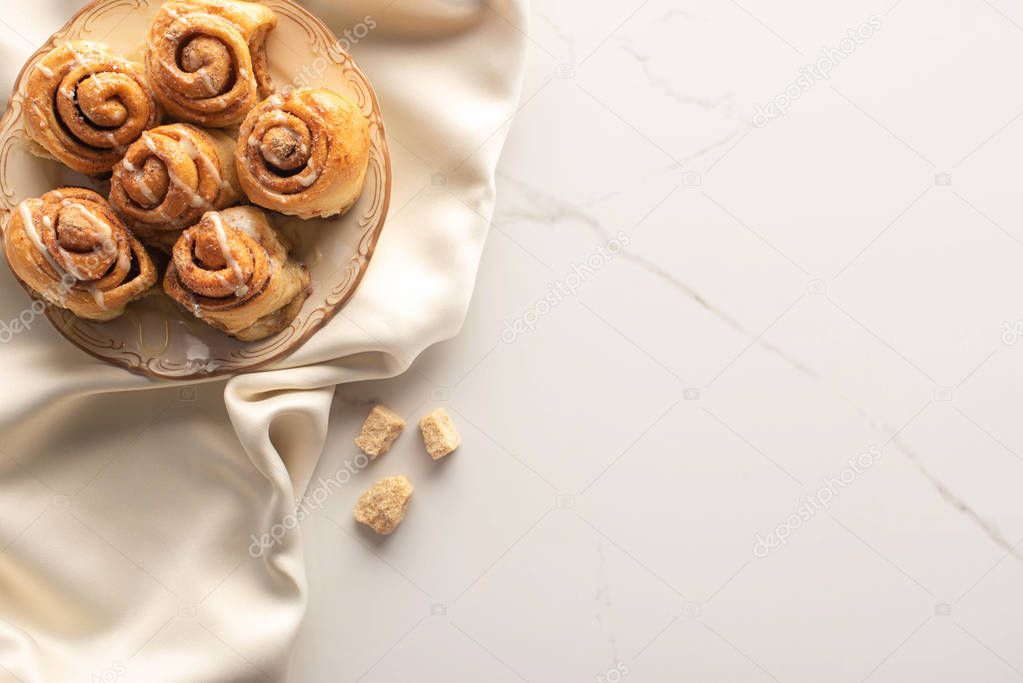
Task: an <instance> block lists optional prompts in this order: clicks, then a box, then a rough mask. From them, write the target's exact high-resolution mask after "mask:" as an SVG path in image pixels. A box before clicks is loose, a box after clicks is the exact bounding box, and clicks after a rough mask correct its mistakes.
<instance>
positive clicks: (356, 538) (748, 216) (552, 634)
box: [293, 0, 1023, 683]
mask: <svg viewBox="0 0 1023 683" xmlns="http://www.w3.org/2000/svg"><path fill="white" fill-rule="evenodd" d="M893 2H894V0H885V1H884V2H873V1H867V2H856V3H851V2H846V3H839V2H825V3H820V2H817V3H811V2H784V3H756V2H752V1H750V0H746V1H745V2H741V3H735V2H722V1H714V2H712V1H709V0H708V1H706V2H670V1H667V0H649V1H648V2H628V3H593V2H582V1H579V0H572V1H566V0H562V1H558V2H554V1H551V0H539V1H537V2H535V3H534V7H533V9H532V17H531V22H530V24H529V25H528V26H523V27H520V28H521V29H522V30H523V31H525V32H526V33H527V34H528V36H529V43H530V61H529V68H528V76H527V79H526V85H525V91H524V95H523V105H522V108H521V110H520V112H519V114H518V117H517V119H516V120H515V122H514V124H513V127H512V131H511V137H510V140H509V142H508V146H507V148H506V151H505V155H504V159H503V161H502V164H501V167H500V171H499V174H498V192H499V195H498V210H497V214H496V216H495V219H494V226H493V227H494V229H493V230H492V232H491V236H490V240H489V242H488V245H487V250H486V253H485V256H484V259H483V264H482V267H481V269H480V276H479V283H478V287H477V291H476V294H475V298H474V303H473V306H472V310H471V313H470V316H469V319H468V321H467V323H466V326H465V329H464V331H463V333H462V335H461V336H460V337H459V338H458V339H456V340H455V341H452V342H450V343H446V344H442V345H440V346H438V347H436V348H434V349H432V350H430V351H429V352H427V353H426V354H425V356H424V357H423V358H421V359H420V360H419V361H418V362H417V363H416V364H415V365H414V366H413V369H412V370H411V371H410V372H409V373H407V375H405V376H404V377H402V378H400V379H397V380H394V381H390V382H382V383H379V384H373V385H367V386H352V387H347V388H344V389H342V390H341V391H340V392H339V397H338V400H337V402H336V406H335V411H334V412H335V416H334V421H333V429H334V431H333V434H332V438H331V439H330V441H329V443H330V445H329V446H328V450H327V452H326V453H325V455H324V457H323V461H322V464H321V467H320V468H319V473H320V474H321V475H324V476H329V475H330V474H333V473H334V472H335V471H336V470H337V469H338V468H339V467H341V465H342V463H343V461H344V459H346V458H351V457H353V454H354V452H355V451H354V450H353V448H352V447H351V446H350V445H348V444H349V442H350V439H351V438H352V437H353V436H354V433H355V432H356V431H357V428H358V423H359V421H360V419H361V417H362V416H363V414H364V413H365V412H366V410H368V406H366V405H362V404H363V403H364V402H370V401H374V400H383V401H384V402H386V403H387V404H389V405H391V406H392V407H394V408H395V409H397V410H399V411H401V412H403V413H405V414H407V415H408V416H409V417H410V418H411V419H415V418H416V417H418V416H419V415H420V414H422V413H423V412H425V411H426V409H427V408H428V407H429V406H431V405H437V404H439V405H444V406H446V407H447V408H448V410H449V411H450V412H451V413H452V415H453V416H454V419H455V420H456V422H457V423H458V425H459V426H460V427H461V429H462V431H463V436H464V445H463V447H462V449H461V450H460V451H459V452H458V453H456V454H455V455H453V456H451V457H450V458H448V459H447V460H446V461H442V462H440V463H437V464H434V463H431V462H430V461H429V460H428V458H426V456H425V455H424V454H423V453H422V451H421V446H420V444H419V443H418V438H417V434H416V433H415V431H414V430H413V429H410V430H409V431H408V432H407V433H406V434H405V435H404V436H403V437H402V439H401V440H400V441H399V444H398V446H397V447H396V448H395V450H394V451H392V453H390V454H389V455H387V456H386V457H385V458H383V459H382V460H380V461H378V462H376V463H374V464H373V465H372V466H371V468H370V471H371V475H370V476H368V477H366V479H367V480H368V479H374V478H376V477H378V476H384V475H390V474H395V473H407V474H408V475H409V476H410V477H411V478H412V479H413V481H414V482H415V484H416V487H417V488H416V493H415V496H414V499H413V503H412V505H411V508H410V510H409V514H408V517H407V519H406V521H405V523H404V525H403V526H402V527H401V528H400V530H399V531H398V532H397V533H396V534H395V535H394V536H392V537H391V538H389V539H387V540H384V541H379V540H377V539H375V538H371V537H370V536H369V535H367V534H364V533H361V532H359V531H358V530H356V529H354V528H353V527H352V524H351V522H350V521H349V519H350V509H351V506H352V503H353V501H354V499H355V498H356V497H357V495H358V493H359V490H358V489H359V488H360V487H359V486H352V487H349V488H350V489H351V490H343V491H342V492H339V493H337V494H335V495H333V496H332V498H331V500H330V501H328V503H327V508H326V510H325V511H324V513H323V514H319V515H315V516H314V517H313V518H312V519H311V520H310V521H309V522H308V523H307V524H306V525H305V531H306V533H307V542H308V543H307V553H308V558H309V565H310V566H309V572H310V581H311V601H310V609H309V616H308V619H307V624H306V627H305V628H304V630H303V632H302V635H301V637H300V640H299V643H298V649H297V654H296V660H295V664H294V668H293V670H294V672H295V677H296V680H299V681H310V682H312V681H315V682H317V683H319V682H323V683H326V682H327V681H331V682H333V681H354V680H363V681H372V682H379V683H384V682H387V681H412V680H428V681H441V680H443V681H467V682H468V681H479V680H487V681H495V682H502V683H503V682H505V681H508V682H512V681H521V680H525V681H529V682H530V683H564V682H565V681H595V680H600V679H599V678H597V677H598V676H605V678H606V679H607V680H615V678H614V674H612V675H611V677H610V678H607V676H608V673H607V672H608V671H609V670H611V669H614V668H615V667H616V665H618V664H621V665H623V666H624V667H626V668H628V670H629V673H628V674H626V675H625V677H624V680H628V681H634V682H635V683H640V682H643V683H663V682H664V681H669V680H670V681H682V680H692V681H740V680H741V681H770V680H776V681H784V682H785V683H790V682H791V683H796V682H800V681H805V682H807V683H811V682H819V681H862V680H869V681H874V682H876V683H881V682H883V681H891V682H896V681H900V682H902V681H916V680H921V681H923V680H927V681H958V680H983V681H988V682H992V683H993V682H996V681H997V682H1000V681H1018V680H1020V679H1021V678H1023V673H1021V672H1023V650H1021V649H1020V648H1019V643H1020V640H1021V638H1023V614H1021V613H1020V610H1019V609H1018V607H1019V605H1020V601H1021V599H1023V564H1021V562H1023V560H1021V558H1020V552H1019V549H1017V550H1014V551H1012V552H1010V551H1009V548H1014V547H1015V546H1016V544H1017V543H1018V542H1019V541H1020V540H1021V537H1023V506H1021V505H1020V494H1019V492H1020V490H1021V484H1023V463H1021V458H1020V453H1023V430H1021V429H1020V428H1019V423H1020V418H1019V415H1020V399H1021V398H1023V390H1021V389H1020V375H1021V369H1023V363H1021V360H1023V357H1021V355H1020V354H1021V353H1023V348H1021V347H1023V344H1015V345H1009V344H1006V343H1004V342H1003V331H1004V323H1006V322H1009V323H1014V322H1015V321H1016V320H1019V319H1021V318H1023V300H1021V299H1023V297H1021V293H1023V270H1021V268H1020V267H1019V264H1020V262H1021V258H1023V244H1021V240H1023V229H1021V228H1020V227H1019V226H1020V219H1021V218H1023V205H1021V203H1020V201H1019V198H1020V190H1019V188H1020V185H1021V181H1023V177H1021V166H1020V161H1019V159H1020V150H1021V148H1023V122H1021V121H1020V120H1019V118H1020V117H1021V114H1023V87H1021V86H1023V83H1021V81H1020V78H1019V77H1018V73H1017V69H1016V67H1014V66H1013V65H1015V64H1018V63H1020V60H1021V58H1023V11H1021V10H1019V9H1018V8H1016V7H1015V6H1014V5H1013V4H1012V3H1009V2H1005V1H1004V0H998V1H993V2H991V3H988V2H984V0H962V1H960V2H954V1H950V0H945V1H942V2H924V1H923V0H902V1H901V2H894V6H893ZM871 15H875V16H876V17H877V19H878V20H879V21H880V29H878V30H875V31H874V32H873V35H871V37H870V38H868V39H866V40H863V41H862V44H859V45H856V47H855V49H854V50H853V51H852V53H851V54H849V55H848V56H847V57H845V58H842V59H840V60H839V61H838V63H837V65H836V66H834V68H833V70H832V72H831V77H830V79H828V80H823V81H820V82H814V83H813V84H812V86H811V87H809V89H808V90H807V91H806V92H805V93H803V94H801V96H800V97H798V98H796V99H795V100H794V101H793V102H792V104H791V107H790V108H789V110H788V113H787V115H785V116H781V117H779V118H776V119H774V120H771V121H770V122H769V123H768V125H766V126H764V127H762V128H757V127H754V126H753V125H752V115H753V113H754V112H755V111H756V104H757V103H760V104H766V103H767V102H768V101H770V100H772V99H773V98H774V97H775V96H776V95H778V94H779V93H782V92H784V91H785V89H786V88H787V86H788V85H789V84H790V83H793V82H794V81H795V80H796V79H797V78H798V77H799V75H800V68H801V67H803V66H804V65H807V64H810V63H813V62H815V61H816V60H817V59H818V58H819V57H820V49H821V48H822V47H824V46H835V47H838V46H839V43H840V41H841V40H842V39H843V38H845V37H846V35H847V31H848V30H849V29H854V30H855V29H856V28H857V27H858V26H860V24H862V23H864V22H867V21H868V19H869V17H870V16H871ZM761 123H762V122H761ZM398 147H399V154H400V153H401V152H400V145H398ZM422 166H423V167H422V173H423V182H424V185H425V184H426V183H428V182H429V174H430V169H429V168H428V164H427V163H425V162H424V163H423V164H422ZM941 174H947V176H950V183H951V184H946V183H948V182H949V178H948V177H947V176H941ZM939 176H941V177H939ZM619 231H624V232H625V233H626V234H627V235H628V236H629V237H630V240H631V243H630V245H629V246H628V247H627V248H626V249H625V250H624V251H623V252H622V253H621V254H619V255H618V256H617V257H614V258H613V259H611V260H610V261H609V262H607V263H606V264H604V265H603V266H602V267H600V268H599V269H597V270H596V271H595V273H594V274H593V275H592V276H589V277H587V279H586V280H585V281H584V282H582V283H581V284H579V283H576V284H578V288H577V289H576V293H575V294H573V295H570V296H568V297H567V298H566V300H565V301H564V302H563V303H561V304H560V305H558V306H556V307H554V308H553V310H550V311H549V312H547V314H546V315H542V316H541V317H540V318H539V320H538V321H537V322H536V325H535V329H534V330H532V331H529V332H527V333H526V334H523V335H521V336H520V337H518V338H517V339H515V340H514V341H513V342H512V343H505V342H504V341H502V332H503V330H504V329H505V326H504V323H505V321H506V320H507V321H514V320H516V319H518V318H520V317H522V316H524V315H525V314H526V313H527V311H530V310H535V309H536V306H537V301H538V300H540V299H542V298H543V297H544V295H545V294H546V293H547V291H548V285H549V283H554V282H559V281H560V282H566V279H567V278H569V274H570V273H572V272H573V264H580V263H584V262H585V261H586V260H587V259H588V258H589V257H590V255H591V254H594V253H596V247H597V245H598V244H603V243H605V242H606V241H607V240H608V239H609V238H611V237H613V236H614V235H615V234H616V233H618V232H619ZM818 280H819V281H821V282H815V281H818ZM540 308H541V310H545V309H544V307H543V306H541V307H540ZM1007 339H1008V340H1009V341H1012V340H1013V339H1014V337H1013V336H1012V335H1007ZM687 388H688V389H690V390H691V391H690V392H689V396H690V398H691V400H686V398H685V396H686V389H687ZM693 390H695V391H693ZM696 392H698V396H699V398H698V399H695V400H692V399H693V397H695V396H696V395H697V393H696ZM445 397H446V398H445ZM438 399H444V400H438ZM946 399H950V400H946ZM353 404H354V405H353ZM871 446H875V447H877V448H878V449H880V452H881V455H880V457H879V458H877V460H876V462H874V463H873V464H872V465H871V466H870V467H869V468H867V469H865V470H864V471H862V473H860V474H858V475H855V478H854V481H852V483H850V484H849V485H848V486H847V487H844V488H839V487H835V488H836V490H838V491H839V493H838V495H837V496H835V497H834V500H833V501H832V502H831V504H830V507H829V509H827V510H821V511H819V512H816V514H814V515H812V516H811V519H809V520H807V521H805V522H803V521H802V520H799V521H800V524H801V526H800V527H799V528H798V529H794V530H793V531H792V533H791V537H790V540H789V541H788V543H787V545H785V546H783V547H780V548H777V549H774V550H771V551H770V552H769V553H768V555H767V556H766V557H764V558H762V559H761V558H757V557H755V556H754V554H753V546H754V542H755V541H754V539H755V536H756V534H758V533H759V534H763V535H766V534H768V533H769V532H771V531H772V530H774V529H775V528H776V527H777V526H778V525H779V524H786V520H787V519H788V518H789V516H790V515H791V514H793V513H796V512H797V511H798V510H799V508H800V505H801V499H803V498H805V497H806V496H808V495H811V494H814V493H816V492H817V491H818V489H820V488H821V487H823V486H825V484H824V482H823V481H822V478H833V477H839V476H840V475H841V473H842V470H843V468H845V467H847V466H848V460H849V459H850V458H856V457H857V456H859V455H860V454H861V453H864V452H866V451H867V449H868V448H870V447H871ZM314 485H315V484H314ZM559 494H563V495H565V496H567V497H566V498H563V499H562V504H563V505H569V504H571V505H572V507H569V508H560V507H558V503H557V501H558V498H557V496H558V495H559ZM433 604H437V605H440V606H442V607H438V608H437V611H443V612H445V614H443V615H432V614H431V605H433ZM360 677H361V679H360Z"/></svg>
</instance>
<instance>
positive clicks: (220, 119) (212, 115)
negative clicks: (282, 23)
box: [146, 0, 277, 128]
mask: <svg viewBox="0 0 1023 683" xmlns="http://www.w3.org/2000/svg"><path fill="white" fill-rule="evenodd" d="M276 25H277V17H276V15H274V13H273V12H272V11H271V10H270V9H268V8H266V7H264V6H262V5H260V4H258V3H255V2H240V1H237V0H178V1H175V2H167V3H165V4H164V5H163V6H162V7H161V8H160V11H159V13H157V15H156V19H155V20H154V21H153V25H152V27H151V29H150V33H149V48H148V50H147V52H146V69H147V71H148V74H149V79H150V81H151V82H152V84H153V89H154V91H155V93H156V96H157V98H158V99H159V100H160V102H161V103H162V104H163V106H164V107H165V108H166V109H167V111H168V112H169V113H170V114H171V115H172V116H174V117H175V118H177V119H180V120H182V121H186V122H188V123H195V124H198V125H202V126H207V127H211V128H222V127H225V126H231V125H234V124H237V123H238V122H240V121H241V120H242V119H243V118H245V115H246V114H247V113H248V112H249V110H251V109H252V107H253V106H255V104H256V103H257V102H259V100H260V99H261V98H263V97H266V96H267V95H268V94H269V93H270V92H271V91H272V86H271V83H270V75H269V70H268V68H267V57H266V38H267V35H268V34H269V33H270V31H271V30H273V28H274V27H275V26H276Z"/></svg>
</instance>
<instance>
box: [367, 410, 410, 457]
mask: <svg viewBox="0 0 1023 683" xmlns="http://www.w3.org/2000/svg"><path fill="white" fill-rule="evenodd" d="M403 429H405V420H403V419H402V418H401V415H398V414H397V413H395V412H394V411H392V410H389V409H387V408H385V407H384V406H382V405H378V406H374V407H373V410H371V411H370V413H369V416H368V417H367V418H366V421H365V422H363V423H362V432H361V433H360V434H359V436H357V437H355V445H356V446H358V447H359V448H360V449H361V450H362V452H363V453H365V454H366V455H368V456H369V459H370V460H373V459H374V458H376V457H378V456H381V455H383V454H384V453H386V452H387V451H389V450H391V446H392V445H393V444H394V442H395V440H396V439H397V438H398V436H399V435H400V434H401V430H403Z"/></svg>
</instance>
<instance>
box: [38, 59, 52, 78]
mask: <svg viewBox="0 0 1023 683" xmlns="http://www.w3.org/2000/svg"><path fill="white" fill-rule="evenodd" d="M36 70H37V71H39V72H40V73H41V74H43V75H44V76H46V77H47V78H53V69H51V68H49V67H48V66H46V65H45V64H43V63H42V62H39V63H38V64H36Z"/></svg>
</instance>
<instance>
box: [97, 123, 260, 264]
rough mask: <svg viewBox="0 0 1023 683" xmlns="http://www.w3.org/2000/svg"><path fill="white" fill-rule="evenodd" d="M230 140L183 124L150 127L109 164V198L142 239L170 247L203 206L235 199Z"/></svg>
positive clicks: (237, 194) (212, 207)
mask: <svg viewBox="0 0 1023 683" xmlns="http://www.w3.org/2000/svg"><path fill="white" fill-rule="evenodd" d="M233 155H234V140H232V139H231V138H230V137H229V136H227V135H226V134H225V133H223V132H221V131H218V130H203V129H201V128H197V127H196V126H192V125H189V124H186V123H175V124H171V125H168V126H160V127H158V128H154V129H152V130H150V131H148V132H146V133H144V134H143V135H142V137H141V138H140V139H139V140H138V141H137V142H136V143H135V144H133V145H132V146H131V147H129V148H128V150H127V152H126V153H125V155H124V158H123V159H122V160H121V161H120V162H118V164H117V165H116V166H115V167H114V174H113V177H112V178H111V180H110V203H111V205H112V206H113V207H114V210H115V211H117V213H118V215H120V216H121V218H122V219H123V220H124V222H125V223H126V224H127V225H128V227H130V228H131V229H132V231H133V232H134V233H135V235H136V236H137V237H138V238H139V239H141V240H142V241H143V242H144V243H145V244H147V245H150V246H153V247H157V248H160V249H163V250H164V251H170V249H171V248H172V247H173V246H174V243H175V242H176V241H177V239H178V237H179V236H180V234H181V231H182V230H183V229H184V228H186V227H188V226H191V225H195V224H196V223H197V222H198V221H199V219H200V218H202V216H203V214H204V213H206V212H207V211H219V210H220V209H226V208H227V207H229V206H233V205H234V204H236V203H238V200H239V198H240V197H241V188H240V187H239V185H238V175H237V174H236V172H235V166H234V159H233V158H232V156H233Z"/></svg>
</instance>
